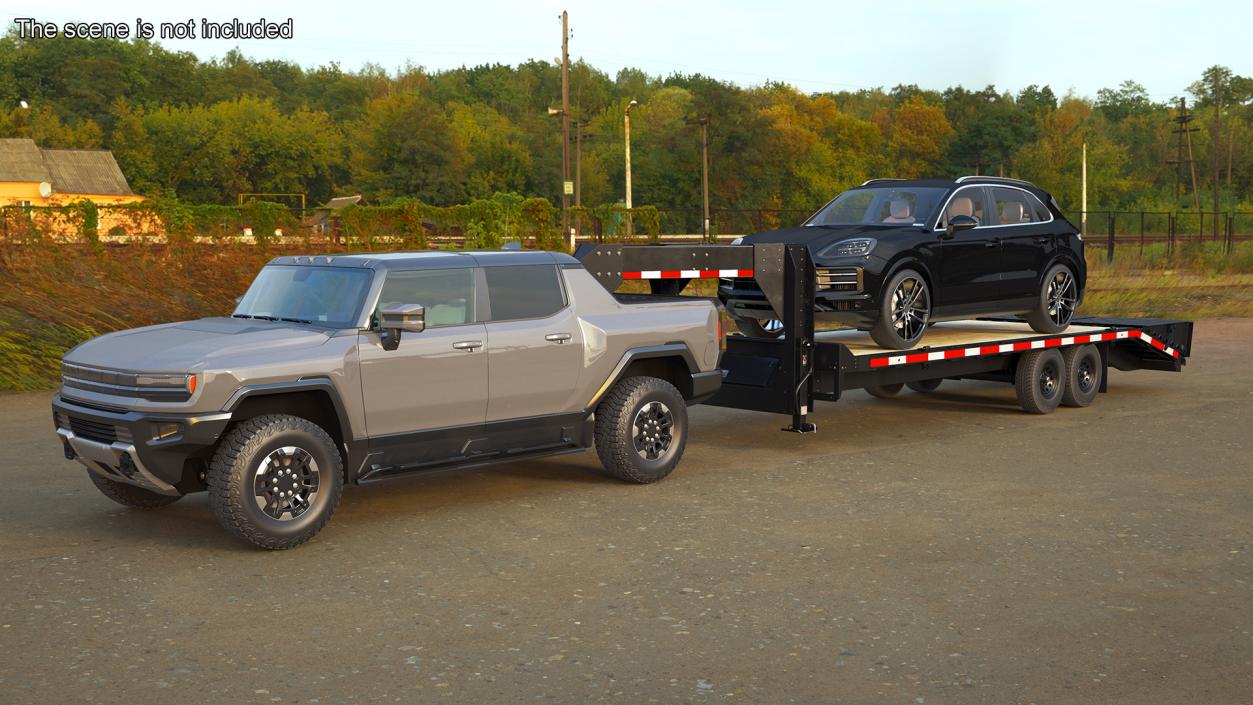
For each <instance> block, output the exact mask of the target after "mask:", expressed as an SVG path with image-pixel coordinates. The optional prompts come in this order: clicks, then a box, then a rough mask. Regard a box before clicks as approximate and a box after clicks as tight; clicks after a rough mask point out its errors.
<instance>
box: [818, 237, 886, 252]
mask: <svg viewBox="0 0 1253 705" xmlns="http://www.w3.org/2000/svg"><path fill="white" fill-rule="evenodd" d="M878 243H879V241H878V240H875V239H874V238H870V237H856V238H853V239H851V240H841V241H839V242H837V243H835V244H834V245H831V246H830V247H827V248H826V249H824V250H823V251H822V252H819V253H818V256H819V257H865V256H866V255H868V254H870V252H871V250H873V249H874V246H875V245H877V244H878Z"/></svg>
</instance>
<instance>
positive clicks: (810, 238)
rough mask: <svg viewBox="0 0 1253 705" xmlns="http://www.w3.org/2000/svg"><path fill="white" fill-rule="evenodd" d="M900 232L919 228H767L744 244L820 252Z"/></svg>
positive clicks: (839, 226)
mask: <svg viewBox="0 0 1253 705" xmlns="http://www.w3.org/2000/svg"><path fill="white" fill-rule="evenodd" d="M898 232H915V233H916V232H918V228H916V227H914V226H912V225H910V226H903V227H892V226H883V225H815V226H800V227H796V228H784V229H782V230H767V231H764V232H760V233H753V234H751V235H745V236H744V240H743V242H742V244H745V245H764V244H784V245H801V244H804V245H809V250H810V251H811V252H818V251H820V250H821V249H823V248H824V247H826V246H828V245H832V244H834V243H837V242H839V241H840V240H847V239H849V238H850V237H874V238H878V237H885V236H888V235H892V234H895V233H898Z"/></svg>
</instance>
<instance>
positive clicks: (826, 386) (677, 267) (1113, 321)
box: [574, 244, 1192, 433]
mask: <svg viewBox="0 0 1253 705" xmlns="http://www.w3.org/2000/svg"><path fill="white" fill-rule="evenodd" d="M574 256H575V257H577V258H578V259H579V260H580V261H582V263H583V266H584V267H585V268H586V269H587V270H588V271H589V272H590V273H591V274H592V276H593V277H595V278H596V279H597V281H599V282H600V283H601V284H602V285H603V286H604V287H605V288H607V289H609V290H610V291H613V290H615V289H617V288H618V287H619V286H621V284H622V282H623V281H630V280H645V281H648V282H649V286H650V290H651V292H652V293H653V294H657V295H678V294H680V293H682V291H683V289H684V288H685V287H686V285H687V283H688V282H689V281H691V280H693V279H707V278H719V277H723V278H740V279H746V278H751V279H753V280H755V281H756V283H757V284H758V286H760V287H761V290H762V293H763V294H765V297H766V300H767V301H768V302H769V304H770V307H771V308H772V309H773V311H774V313H775V314H776V315H777V316H778V317H779V320H780V321H782V324H783V334H782V335H781V336H780V337H778V338H750V337H745V336H742V335H734V336H729V337H727V339H726V347H725V349H724V351H723V353H722V357H721V359H720V361H719V367H720V368H721V369H722V374H723V382H722V389H721V391H720V392H719V393H718V394H717V395H715V396H714V397H713V398H711V399H709V400H708V401H706V402H705V403H706V404H712V405H714V406H725V407H731V408H737V409H748V410H753V411H765V412H771V413H778V414H784V415H787V416H790V417H791V424H790V425H789V426H788V427H786V428H785V429H784V430H787V431H793V432H797V433H810V432H813V431H815V430H816V427H815V425H814V424H813V423H812V422H810V421H808V418H807V417H808V415H809V414H810V413H811V412H812V410H813V408H814V402H815V401H819V400H821V401H837V400H839V398H840V396H841V394H843V392H845V391H847V390H850V389H868V390H871V391H872V393H876V394H878V395H883V391H882V390H889V391H890V390H894V389H899V388H900V386H901V385H904V384H911V385H938V384H939V383H940V380H944V379H963V378H965V379H985V380H995V381H1001V382H1009V383H1012V384H1015V386H1016V388H1017V390H1018V395H1019V400H1020V401H1021V402H1022V403H1023V406H1024V408H1026V409H1027V410H1029V411H1033V412H1037V413H1041V412H1044V411H1051V410H1052V408H1054V407H1056V405H1057V403H1058V402H1057V401H1055V400H1054V397H1052V396H1049V394H1047V393H1044V396H1043V398H1044V400H1045V402H1046V403H1045V404H1044V405H1043V406H1041V404H1040V403H1039V402H1040V394H1041V393H1042V392H1041V390H1039V389H1036V388H1035V387H1034V386H1033V385H1034V384H1035V380H1024V378H1025V377H1026V376H1027V373H1028V372H1033V373H1034V372H1036V366H1038V363H1039V362H1040V361H1041V360H1040V358H1041V357H1042V356H1047V355H1049V353H1048V352H1047V351H1050V350H1057V351H1060V352H1062V353H1064V355H1065V356H1066V357H1067V359H1069V360H1071V361H1072V362H1074V361H1076V360H1079V359H1083V360H1084V364H1086V365H1088V366H1089V367H1091V368H1092V369H1090V370H1087V371H1085V372H1084V374H1088V375H1090V378H1089V379H1090V381H1091V382H1092V383H1093V384H1095V385H1096V387H1097V389H1094V390H1093V393H1096V392H1097V391H1099V392H1105V391H1106V389H1107V384H1108V375H1107V374H1106V373H1107V372H1108V369H1109V368H1110V367H1114V368H1116V369H1119V370H1124V371H1127V370H1140V369H1146V370H1159V371H1169V372H1178V371H1180V369H1181V368H1182V366H1183V365H1184V363H1185V362H1186V360H1187V357H1188V355H1189V354H1190V352H1191V345H1192V323H1191V322H1190V321H1175V320H1158V319H1131V318H1102V317H1080V318H1076V319H1074V321H1073V322H1072V324H1071V326H1070V328H1069V329H1067V330H1066V331H1065V332H1064V333H1061V334H1039V333H1035V332H1034V331H1032V330H1031V328H1030V327H1029V326H1028V325H1027V324H1026V323H1025V322H1023V321H1022V320H1020V319H1017V318H987V319H977V320H970V321H953V322H949V323H938V324H935V325H934V326H933V327H932V328H931V329H929V330H928V331H927V334H926V335H925V336H924V338H923V341H922V342H923V343H924V345H922V346H921V347H918V348H916V349H913V350H904V351H898V350H888V349H884V348H881V347H878V346H877V345H875V344H874V342H873V341H871V340H870V338H869V336H868V335H866V334H864V333H861V332H858V331H853V330H839V331H830V332H815V328H814V305H813V302H814V295H815V287H816V282H817V277H816V272H815V271H814V265H813V261H812V259H811V258H810V253H809V249H808V248H807V247H806V246H805V245H784V244H762V245H583V246H581V247H579V249H578V250H577V251H576V252H575V254H574ZM1085 346H1092V349H1094V350H1095V351H1096V353H1097V356H1095V357H1093V356H1083V355H1080V354H1079V353H1081V352H1084V350H1080V348H1084V349H1085V350H1086V348H1085ZM1091 360H1095V361H1096V364H1092V363H1091V362H1089V361H1091ZM1052 364H1053V365H1054V366H1055V367H1056V363H1055V362H1054V363H1052ZM1062 367H1063V369H1060V370H1058V372H1059V373H1061V374H1067V373H1074V372H1076V370H1070V369H1065V368H1064V365H1063V366H1062ZM1045 368H1046V369H1047V365H1046V366H1045ZM1041 379H1043V377H1042V378H1041ZM1062 382H1064V380H1059V381H1058V383H1059V384H1060V383H1062ZM1041 384H1044V382H1041ZM1047 391H1048V390H1047V389H1045V390H1043V392H1047ZM1058 394H1061V392H1060V391H1059V392H1058ZM1024 395H1027V397H1028V398H1024ZM1070 398H1071V399H1073V398H1074V397H1073V395H1072V396H1071V397H1070Z"/></svg>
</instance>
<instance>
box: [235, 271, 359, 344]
mask: <svg viewBox="0 0 1253 705" xmlns="http://www.w3.org/2000/svg"><path fill="white" fill-rule="evenodd" d="M369 287H370V271H369V270H367V269H358V268H355V267H306V266H298V265H297V266H293V265H281V264H280V265H269V266H267V267H264V268H262V269H261V272H260V273H259V274H257V278H256V279H254V280H252V286H250V287H248V293H246V294H244V297H243V298H242V299H240V300H239V305H238V306H236V307H235V313H234V314H232V315H233V316H234V317H236V318H260V319H263V320H276V321H296V322H299V323H314V324H317V325H323V326H328V327H331V328H352V327H354V326H356V325H357V312H358V311H360V310H361V301H362V299H364V298H365V294H366V290H367V289H369Z"/></svg>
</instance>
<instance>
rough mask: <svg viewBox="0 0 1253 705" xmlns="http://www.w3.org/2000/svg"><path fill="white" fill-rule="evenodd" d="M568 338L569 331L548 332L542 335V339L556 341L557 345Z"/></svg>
mask: <svg viewBox="0 0 1253 705" xmlns="http://www.w3.org/2000/svg"><path fill="white" fill-rule="evenodd" d="M569 339H570V334H569V333H549V334H548V335H546V336H544V340H547V341H548V342H550V343H557V344H558V345H560V344H562V343H564V342H566V341H567V340H569Z"/></svg>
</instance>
